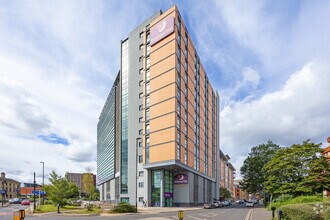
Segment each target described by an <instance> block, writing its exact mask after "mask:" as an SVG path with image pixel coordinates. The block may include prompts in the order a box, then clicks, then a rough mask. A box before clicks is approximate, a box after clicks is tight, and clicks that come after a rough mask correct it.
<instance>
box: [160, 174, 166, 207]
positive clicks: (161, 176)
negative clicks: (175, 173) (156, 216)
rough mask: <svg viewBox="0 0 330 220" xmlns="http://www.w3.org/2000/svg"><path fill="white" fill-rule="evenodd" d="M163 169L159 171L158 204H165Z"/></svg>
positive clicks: (162, 205)
mask: <svg viewBox="0 0 330 220" xmlns="http://www.w3.org/2000/svg"><path fill="white" fill-rule="evenodd" d="M164 182H165V181H164V170H161V171H160V206H161V207H164V206H165V198H164Z"/></svg>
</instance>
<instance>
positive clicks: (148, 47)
mask: <svg viewBox="0 0 330 220" xmlns="http://www.w3.org/2000/svg"><path fill="white" fill-rule="evenodd" d="M149 54H150V44H147V55H149Z"/></svg>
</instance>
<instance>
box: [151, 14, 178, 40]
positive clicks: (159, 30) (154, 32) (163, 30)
mask: <svg viewBox="0 0 330 220" xmlns="http://www.w3.org/2000/svg"><path fill="white" fill-rule="evenodd" d="M173 31H174V17H173V16H168V17H166V18H164V19H163V20H161V21H159V22H158V23H157V24H156V25H155V26H154V27H153V28H151V31H150V44H151V46H152V45H154V44H156V43H157V42H158V41H160V40H161V39H163V38H165V37H167V36H168V35H169V34H172V33H173Z"/></svg>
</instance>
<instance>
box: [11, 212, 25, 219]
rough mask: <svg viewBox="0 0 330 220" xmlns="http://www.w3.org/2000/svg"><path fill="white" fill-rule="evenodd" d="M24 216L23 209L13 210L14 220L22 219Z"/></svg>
mask: <svg viewBox="0 0 330 220" xmlns="http://www.w3.org/2000/svg"><path fill="white" fill-rule="evenodd" d="M24 218H25V210H23V209H22V210H19V211H18V212H14V220H23V219H24Z"/></svg>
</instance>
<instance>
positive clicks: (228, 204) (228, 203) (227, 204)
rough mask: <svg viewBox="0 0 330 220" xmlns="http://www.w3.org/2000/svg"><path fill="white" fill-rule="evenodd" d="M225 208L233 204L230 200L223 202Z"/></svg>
mask: <svg viewBox="0 0 330 220" xmlns="http://www.w3.org/2000/svg"><path fill="white" fill-rule="evenodd" d="M223 204H224V206H230V205H231V202H230V201H229V200H225V201H224V202H223Z"/></svg>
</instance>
